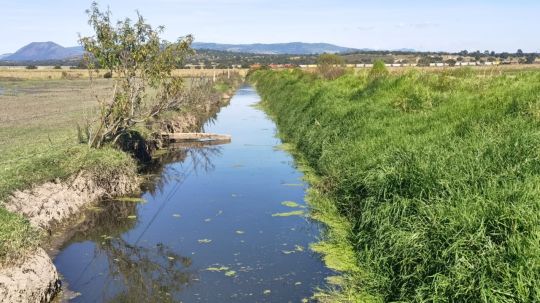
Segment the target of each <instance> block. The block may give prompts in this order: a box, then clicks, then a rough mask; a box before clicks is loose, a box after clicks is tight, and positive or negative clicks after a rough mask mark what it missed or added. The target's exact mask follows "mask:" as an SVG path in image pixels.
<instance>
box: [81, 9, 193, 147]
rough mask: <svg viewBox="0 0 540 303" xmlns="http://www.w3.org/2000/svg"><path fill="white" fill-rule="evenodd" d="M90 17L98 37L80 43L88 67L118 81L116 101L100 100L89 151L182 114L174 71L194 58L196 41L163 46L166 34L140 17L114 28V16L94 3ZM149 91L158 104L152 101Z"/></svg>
mask: <svg viewBox="0 0 540 303" xmlns="http://www.w3.org/2000/svg"><path fill="white" fill-rule="evenodd" d="M87 13H88V16H89V19H88V24H89V25H90V26H91V27H92V28H93V29H94V33H95V34H94V35H93V36H90V37H80V39H79V42H80V44H81V45H82V46H83V47H84V49H85V51H86V52H87V53H86V55H85V61H86V63H87V66H88V68H89V70H90V71H92V70H97V69H98V68H101V69H105V70H107V71H110V72H111V74H114V75H117V77H116V78H114V87H115V89H114V92H113V95H112V96H111V97H110V99H109V100H99V101H100V102H99V104H100V106H101V109H100V113H101V115H100V117H99V118H98V119H97V121H96V122H95V123H93V124H92V123H91V124H89V125H87V127H86V128H87V129H88V131H87V133H89V134H90V138H89V140H88V142H89V145H90V146H91V147H101V146H103V144H104V143H106V142H115V141H116V140H117V139H118V138H119V137H120V136H122V135H123V134H126V133H128V132H130V131H132V130H133V129H134V128H135V126H136V125H137V124H140V123H146V122H147V121H149V120H150V119H151V118H153V117H156V116H157V115H159V114H160V113H162V112H164V111H167V110H170V109H178V107H179V103H181V102H182V100H179V99H181V98H179V95H180V94H181V92H182V91H183V89H184V87H183V81H182V79H181V78H179V77H173V76H172V71H173V70H174V69H175V68H176V67H177V66H178V65H179V64H181V63H182V61H183V60H184V59H185V57H186V56H188V55H190V54H192V53H193V51H192V50H191V43H192V41H193V37H192V36H191V35H188V36H185V37H180V38H178V39H177V41H176V42H168V41H166V40H162V39H161V38H160V34H161V33H163V31H164V29H165V28H164V27H163V26H158V27H157V28H153V27H152V26H151V25H150V24H147V23H146V21H145V20H144V18H143V17H142V15H140V14H139V12H137V19H136V21H135V22H132V21H131V20H130V19H129V18H125V19H123V20H120V21H118V22H116V24H113V23H112V22H111V11H110V10H108V9H107V10H106V11H101V10H100V9H99V7H98V5H97V3H95V2H94V3H92V6H91V8H90V9H89V10H88V11H87ZM150 88H151V89H152V91H154V92H155V96H156V97H155V98H152V99H149V98H148V96H147V94H146V92H147V90H148V89H150Z"/></svg>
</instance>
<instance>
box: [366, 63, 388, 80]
mask: <svg viewBox="0 0 540 303" xmlns="http://www.w3.org/2000/svg"><path fill="white" fill-rule="evenodd" d="M388 74H389V72H388V68H386V64H385V63H384V61H382V60H376V61H375V62H374V63H373V67H372V68H371V70H370V71H369V77H370V78H372V79H374V78H382V77H386V76H388Z"/></svg>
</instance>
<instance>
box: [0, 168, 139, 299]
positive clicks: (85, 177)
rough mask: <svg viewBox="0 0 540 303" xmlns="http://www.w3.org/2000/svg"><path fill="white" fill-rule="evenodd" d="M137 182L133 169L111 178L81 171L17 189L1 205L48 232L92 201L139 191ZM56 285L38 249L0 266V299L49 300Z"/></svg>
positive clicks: (56, 279) (49, 265)
mask: <svg viewBox="0 0 540 303" xmlns="http://www.w3.org/2000/svg"><path fill="white" fill-rule="evenodd" d="M139 185H140V178H139V177H138V176H137V175H136V173H135V171H129V170H126V171H123V172H119V173H118V174H116V175H115V176H112V177H111V176H103V175H100V174H99V173H98V172H95V173H89V172H81V173H79V174H77V175H76V176H74V177H72V178H70V179H69V180H67V181H65V182H60V181H57V182H48V183H45V184H42V185H38V186H35V187H34V188H32V189H30V190H25V191H17V192H15V193H14V194H13V195H12V197H11V198H9V199H8V201H7V203H6V204H5V207H6V209H8V210H9V211H12V212H15V213H19V214H22V215H23V216H25V217H26V218H28V220H29V221H30V223H31V224H32V225H33V226H34V227H36V228H40V229H43V230H45V231H47V232H48V233H52V231H53V229H57V228H59V227H60V226H61V225H66V222H73V220H74V219H76V218H79V217H80V216H81V214H82V213H83V210H84V209H85V208H87V207H88V206H90V205H92V204H93V203H94V202H96V201H98V200H100V199H103V198H107V197H110V196H122V195H127V194H131V193H133V192H136V191H138V190H139ZM60 285H61V282H60V279H59V277H58V272H57V271H56V268H55V267H54V265H53V263H52V260H51V258H50V257H49V256H48V255H47V253H46V252H45V251H44V250H43V249H42V248H39V249H38V250H37V251H35V252H32V254H31V255H30V256H27V257H25V258H24V259H23V261H22V262H20V263H17V264H13V265H12V266H8V267H4V268H0V301H1V302H50V301H51V299H52V298H53V297H54V296H55V295H56V294H57V293H58V291H59V290H60Z"/></svg>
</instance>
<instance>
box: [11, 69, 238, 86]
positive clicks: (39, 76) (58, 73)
mask: <svg viewBox="0 0 540 303" xmlns="http://www.w3.org/2000/svg"><path fill="white" fill-rule="evenodd" d="M229 72H230V73H238V74H240V75H242V76H244V75H245V74H246V73H247V69H232V68H231V69H229ZM104 74H105V71H103V70H100V71H99V74H97V75H96V74H94V77H96V76H97V77H98V78H100V77H103V75H104ZM214 74H215V75H216V76H223V75H227V69H176V70H174V71H173V72H172V75H173V76H179V77H186V78H191V77H213V76H214ZM89 77H90V75H89V73H88V71H87V70H85V69H54V68H47V67H44V68H42V67H39V68H38V69H31V70H28V69H25V67H24V66H20V67H16V68H13V67H11V68H10V67H1V66H0V81H1V80H2V79H4V80H9V79H12V80H13V79H25V80H73V79H88V78H89ZM87 83H88V82H87Z"/></svg>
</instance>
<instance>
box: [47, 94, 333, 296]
mask: <svg viewBox="0 0 540 303" xmlns="http://www.w3.org/2000/svg"><path fill="white" fill-rule="evenodd" d="M257 101H258V95H257V94H256V92H255V91H254V90H253V89H252V88H251V87H248V86H245V87H243V88H242V89H240V90H239V91H238V93H237V95H236V96H235V97H234V98H233V99H232V101H231V103H232V104H231V105H230V106H228V107H226V108H224V109H222V111H221V112H220V113H219V115H218V119H217V121H215V123H213V124H211V125H207V126H206V128H205V130H206V131H208V132H216V133H226V134H231V135H232V137H233V139H232V142H231V143H230V144H227V145H223V146H220V147H211V148H205V149H202V150H196V149H194V150H191V151H189V152H187V153H183V154H182V153H181V154H180V155H179V156H178V158H177V159H182V158H183V157H186V160H185V161H184V162H173V163H172V164H168V165H166V166H165V168H164V170H163V171H164V172H163V176H162V178H161V180H160V182H161V186H157V188H156V189H155V190H152V191H150V192H152V193H150V192H147V193H145V194H144V195H143V198H144V199H145V200H146V201H147V203H143V204H136V206H135V207H131V208H132V209H130V208H129V207H127V208H126V209H120V210H114V211H110V210H106V211H104V212H106V213H107V214H108V216H109V217H111V218H110V219H109V221H110V222H114V223H113V224H111V223H105V222H102V224H98V226H101V227H96V228H94V229H93V230H90V231H88V232H86V233H83V234H82V235H78V236H76V237H75V239H74V240H73V241H71V243H70V244H68V245H67V246H66V248H64V249H63V250H62V251H61V253H60V254H59V255H58V256H57V258H56V259H55V264H56V265H57V266H58V268H59V270H60V272H61V273H62V274H63V275H64V277H65V279H66V281H67V282H68V284H69V287H70V289H71V290H73V291H76V292H80V293H81V294H82V295H81V296H79V297H77V298H76V299H75V300H74V301H76V302H93V301H96V300H97V301H126V302H130V301H133V300H136V301H139V302H141V301H142V302H144V301H160V302H167V301H171V302H175V301H183V302H194V301H203V302H254V301H259V302H260V301H269V302H270V301H271V302H287V301H289V300H290V301H291V302H299V301H300V300H302V299H303V298H306V297H310V295H311V294H312V292H313V289H314V288H315V287H317V286H321V285H322V283H323V281H324V277H325V276H327V275H328V274H329V271H328V270H327V269H325V268H324V266H323V264H322V263H321V261H320V259H319V257H318V256H317V255H315V254H313V253H312V252H310V251H309V249H308V246H309V243H311V242H314V241H315V240H316V237H317V236H318V234H319V231H318V226H317V225H316V224H313V223H310V222H308V221H307V220H306V219H305V218H304V217H300V216H288V217H273V216H272V214H276V213H284V212H290V211H295V210H296V211H298V210H303V208H301V207H296V208H293V207H288V206H285V205H282V204H281V203H282V202H283V201H295V202H298V203H300V204H301V205H304V202H303V197H304V190H305V186H295V185H298V184H301V183H302V181H301V180H300V178H301V174H300V173H299V172H298V171H297V170H296V169H295V168H294V167H293V160H292V158H291V156H290V155H288V154H287V153H286V152H284V151H281V150H278V149H276V148H275V146H276V145H279V144H280V143H281V142H280V140H279V139H277V138H275V136H274V133H275V125H274V124H273V122H272V121H270V120H269V119H268V118H267V117H266V116H265V114H264V113H263V112H261V111H259V110H256V109H254V108H253V107H252V106H251V105H253V104H255V103H256V102H257ZM158 183H159V182H158ZM291 185H292V186H291ZM115 214H118V216H115ZM135 216H136V217H135ZM119 217H121V219H119ZM98 220H99V219H98ZM111 225H115V226H113V227H110V226H111ZM106 226H109V227H106Z"/></svg>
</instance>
